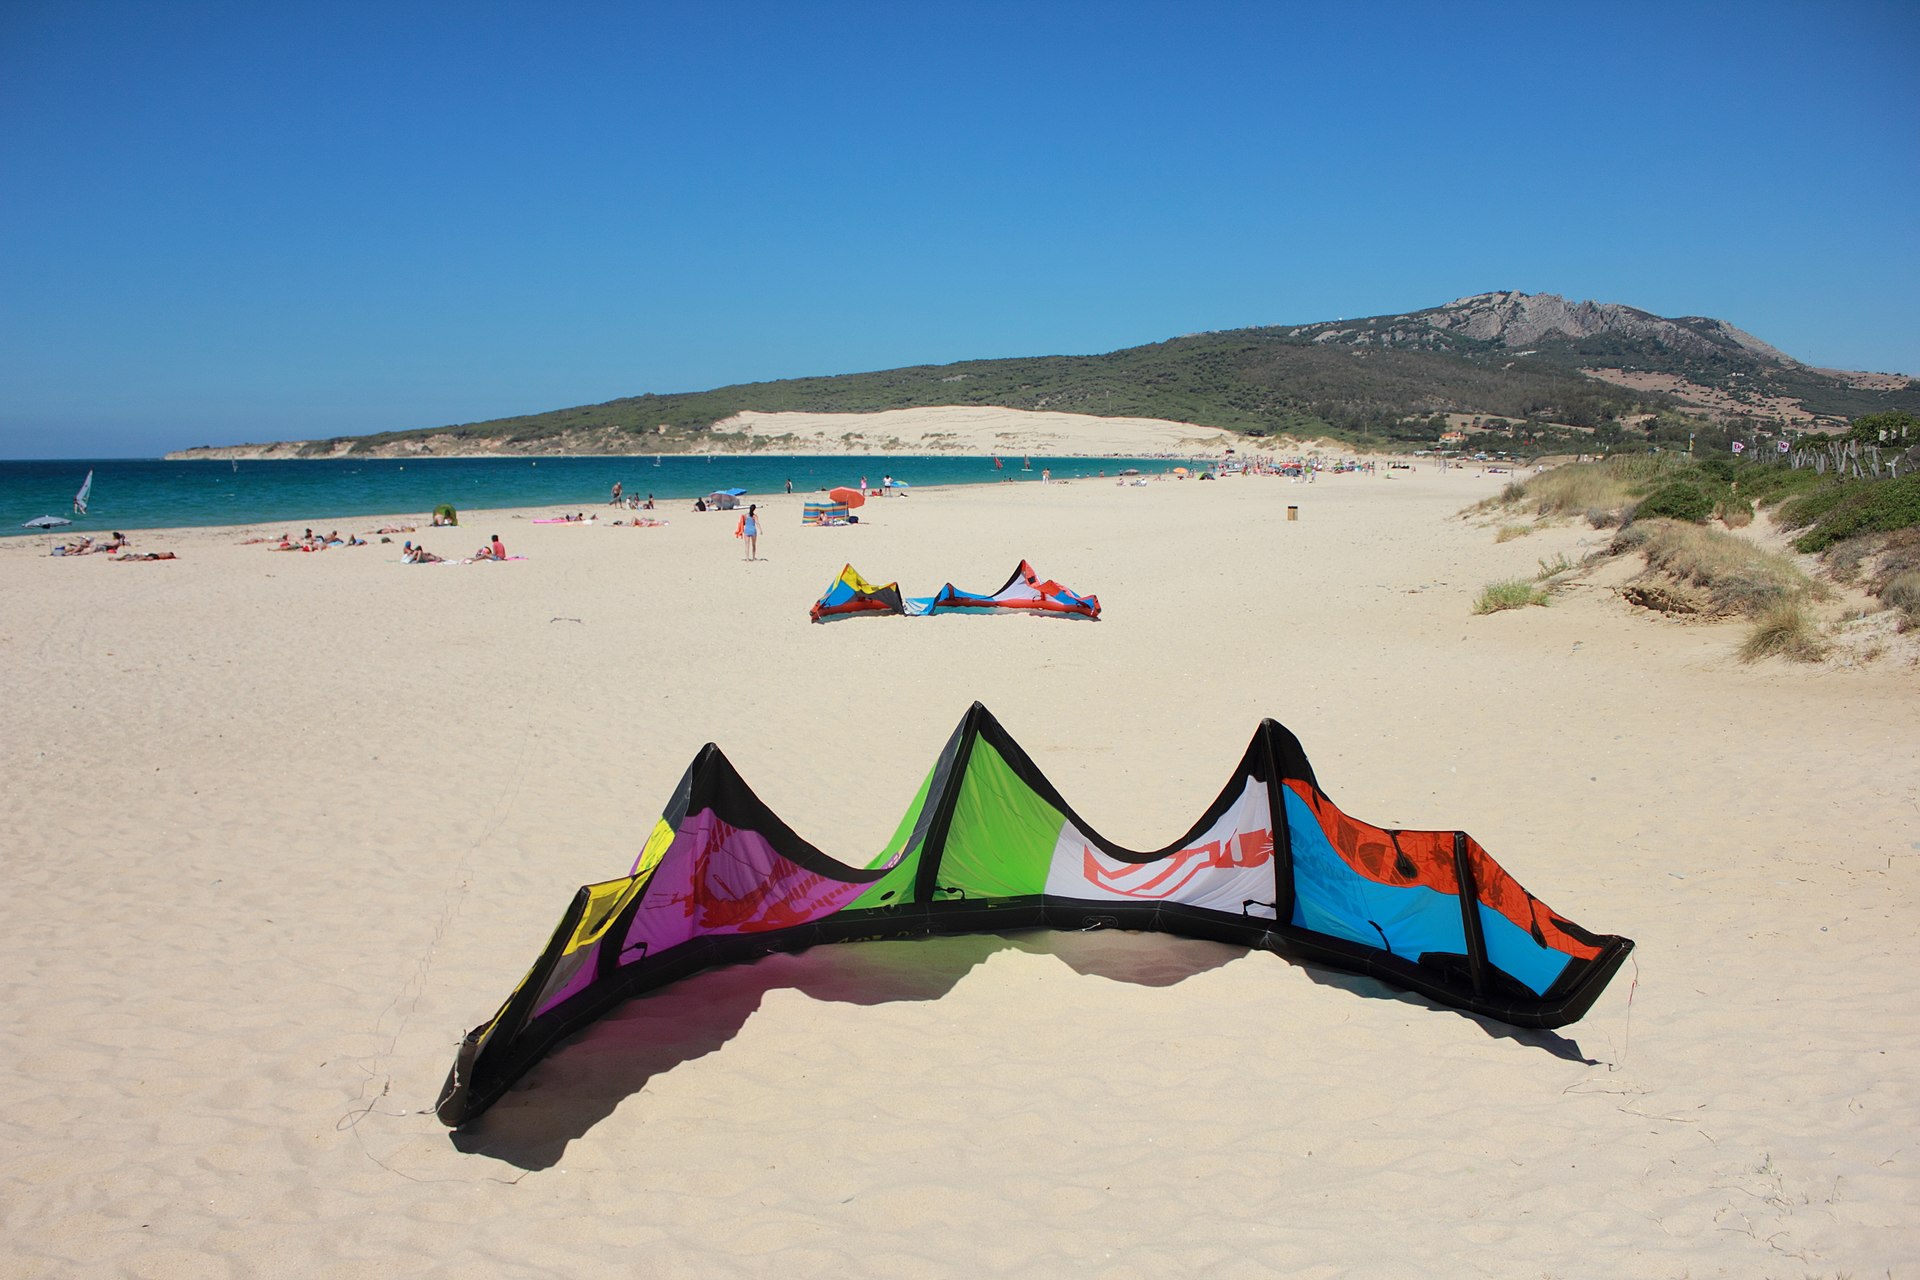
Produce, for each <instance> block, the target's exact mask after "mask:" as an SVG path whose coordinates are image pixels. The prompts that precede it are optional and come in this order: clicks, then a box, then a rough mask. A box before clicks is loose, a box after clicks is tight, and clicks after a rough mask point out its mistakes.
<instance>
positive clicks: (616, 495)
mask: <svg viewBox="0 0 1920 1280" xmlns="http://www.w3.org/2000/svg"><path fill="white" fill-rule="evenodd" d="M607 505H608V506H610V507H617V506H619V505H620V482H619V481H618V480H615V481H614V482H613V501H612V502H609V503H608V504H607Z"/></svg>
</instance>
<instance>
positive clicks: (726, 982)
mask: <svg viewBox="0 0 1920 1280" xmlns="http://www.w3.org/2000/svg"><path fill="white" fill-rule="evenodd" d="M1156 944H1157V945H1156ZM1002 951H1019V952H1023V953H1026V954H1030V955H1050V956H1053V957H1054V958H1056V959H1058V960H1060V961H1061V962H1062V963H1063V964H1065V965H1067V966H1068V967H1069V968H1071V969H1072V970H1074V971H1075V972H1076V973H1079V974H1082V975H1085V976H1089V977H1100V978H1106V979H1108V980H1110V981H1113V982H1124V983H1128V984H1131V985H1134V986H1141V987H1171V986H1174V985H1177V984H1178V983H1181V982H1184V981H1186V980H1187V979H1188V978H1191V977H1194V976H1196V975H1198V974H1202V973H1206V972H1208V971H1210V970H1213V969H1218V968H1220V967H1221V966H1223V965H1226V964H1229V963H1231V962H1232V961H1234V960H1237V959H1239V958H1241V957H1243V956H1246V955H1248V954H1251V950H1250V949H1249V948H1247V947H1241V946H1232V945H1229V944H1225V943H1217V942H1204V941H1198V940H1195V939H1188V938H1173V937H1169V936H1166V935H1142V934H1139V933H1135V932H1130V931H1121V930H1115V931H1104V930H1103V931H1098V932H1092V933H1059V932H1053V931H1049V930H1035V931H1031V932H1017V933H1010V934H968V935H958V936H951V937H937V938H922V939H915V940H912V941H882V942H851V943H834V944H830V945H825V946H818V947H813V948H810V949H808V950H805V951H801V952H793V953H786V952H783V953H777V954H774V955H769V956H765V957H762V958H761V959H759V960H756V961H754V962H752V963H750V964H737V965H727V966H723V967H720V968H717V969H711V970H708V971H707V972H705V973H700V974H696V975H694V976H693V977H691V978H688V979H686V980H684V981H682V982H677V983H675V984H673V985H672V986H669V987H665V988H662V989H660V990H658V991H654V992H651V993H649V994H647V995H643V996H639V997H636V998H634V999H632V1000H629V1001H627V1002H626V1003H625V1004H623V1005H621V1006H619V1007H618V1008H616V1009H615V1010H613V1011H612V1012H610V1013H608V1014H607V1015H606V1016H605V1017H603V1018H601V1019H600V1020H599V1021H598V1022H596V1023H594V1024H593V1025H592V1026H590V1027H587V1028H585V1029H584V1030H582V1031H580V1032H579V1033H578V1034H576V1035H574V1036H571V1037H569V1038H568V1039H566V1040H564V1041H562V1042H561V1043H560V1045H559V1046H557V1047H556V1048H555V1049H554V1050H553V1052H552V1053H551V1054H550V1055H549V1056H548V1057H547V1058H546V1059H545V1060H544V1061H542V1062H540V1063H539V1064H538V1065H537V1066H535V1067H534V1068H533V1069H532V1070H531V1071H529V1072H528V1073H527V1075H526V1076H524V1077H523V1078H522V1079H521V1080H520V1081H519V1082H518V1083H517V1084H515V1085H514V1086H513V1088H512V1089H511V1090H509V1091H508V1092H507V1094H506V1095H505V1096H504V1097H502V1098H501V1099H500V1101H499V1102H497V1103H496V1104H495V1105H494V1106H493V1107H492V1108H491V1109H490V1110H488V1111H487V1112H486V1113H485V1114H484V1115H481V1116H479V1117H477V1118H476V1119H474V1120H472V1121H470V1122H469V1123H467V1124H465V1125H462V1126H461V1127H460V1128H458V1129H455V1130H453V1131H452V1133H451V1134H450V1135H449V1137H450V1140H451V1141H452V1143H453V1145H454V1146H455V1148H457V1149H458V1150H460V1151H463V1152H467V1153H470V1154H477V1155H485V1156H490V1157H492V1158H493V1159H496V1160H502V1161H505V1162H506V1163H508V1164H511V1165H514V1166H516V1167H517V1168H521V1169H527V1170H539V1169H547V1168H552V1167H553V1166H554V1165H556V1164H557V1163H559V1161H560V1159H561V1157H562V1156H563V1155H564V1154H565V1152H566V1149H567V1144H568V1143H570V1142H572V1141H573V1140H574V1139H575V1138H578V1137H580V1136H582V1135H583V1134H585V1133H586V1132H587V1131H588V1130H590V1129H591V1128H593V1126H594V1125H596V1124H598V1123H599V1122H600V1121H601V1120H603V1119H605V1118H606V1117H607V1116H609V1115H611V1114H612V1113H613V1111H614V1109H615V1108H616V1107H618V1106H619V1105H620V1104H621V1103H622V1102H623V1101H625V1100H626V1099H627V1098H630V1097H632V1096H633V1095H634V1094H636V1093H639V1092H640V1091H642V1090H643V1089H644V1088H645V1087H646V1085H647V1083H648V1082H649V1081H651V1080H652V1079H653V1078H654V1077H655V1076H657V1075H662V1074H664V1073H666V1072H668V1071H671V1070H673V1068H675V1067H677V1066H679V1065H680V1064H682V1063H685V1062H691V1061H693V1060H695V1059H697V1058H702V1057H705V1056H706V1055H707V1054H710V1053H713V1052H715V1051H716V1050H718V1049H720V1048H721V1047H722V1046H724V1045H725V1044H726V1043H727V1042H728V1041H730V1040H732V1039H733V1038H734V1036H736V1035H738V1034H739V1032H740V1030H741V1028H742V1027H743V1026H745V1025H746V1022H747V1020H748V1019H749V1018H751V1017H752V1016H753V1014H754V1012H755V1011H756V1010H757V1009H759V1008H760V1006H761V1004H762V1002H763V1001H764V999H765V997H766V995H767V993H768V992H771V991H779V990H792V991H798V992H800V993H802V994H804V995H806V996H809V997H811V998H812V999H815V1000H820V1001H825V1002H832V1003H839V1004H853V1005H882V1004H891V1003H894V1002H897V1001H923V1000H938V999H940V998H941V997H943V996H945V995H946V994H947V993H948V992H950V991H952V990H953V988H954V987H955V986H956V985H958V984H959V982H960V980H961V979H962V978H964V977H966V976H967V974H969V973H971V972H972V971H973V970H974V969H975V968H976V967H977V966H979V965H981V964H983V963H985V962H986V961H987V960H988V959H989V958H990V957H992V956H993V955H995V954H997V953H999V952H1002ZM1281 958H1282V959H1285V960H1286V961H1287V963H1288V964H1289V965H1291V966H1292V967H1293V968H1294V969H1296V970H1298V971H1299V972H1301V973H1304V974H1305V975H1306V976H1307V977H1308V978H1310V979H1311V980H1312V981H1314V982H1316V983H1320V984H1322V985H1326V986H1334V987H1339V988H1340V989H1342V990H1344V991H1349V992H1352V993H1353V994H1355V995H1357V996H1360V997H1363V998H1366V999H1371V1000H1392V1001H1396V1002H1398V1003H1401V1004H1406V1005H1411V1006H1413V1007H1415V1008H1424V1009H1430V1010H1432V1011H1434V1012H1436V1013H1444V1014H1446V1015H1447V1016H1449V1017H1468V1018H1471V1019H1472V1021H1473V1022H1474V1023H1475V1024H1476V1025H1478V1026H1480V1027H1482V1028H1483V1029H1484V1030H1485V1031H1486V1032H1487V1034H1488V1035H1489V1036H1492V1037H1494V1038H1496V1039H1509V1040H1514V1041H1517V1042H1518V1043H1520V1044H1524V1045H1528V1046H1530V1047H1532V1048H1537V1049H1540V1050H1542V1051H1543V1052H1546V1053H1549V1054H1552V1055H1553V1056H1554V1057H1557V1058H1563V1059H1566V1060H1568V1061H1573V1062H1582V1063H1591V1062H1592V1059H1589V1058H1587V1057H1586V1056H1584V1055H1583V1054H1582V1053H1581V1051H1580V1047H1579V1045H1577V1044H1575V1043H1574V1042H1573V1041H1572V1040H1569V1039H1567V1038H1566V1037H1564V1036H1561V1035H1558V1034H1556V1033H1554V1032H1551V1031H1520V1030H1516V1029H1515V1028H1512V1027H1508V1026H1505V1025H1503V1024H1500V1023H1497V1022H1494V1021H1492V1020H1490V1019H1485V1018H1478V1017H1474V1016H1473V1015H1471V1014H1462V1013H1461V1012H1460V1011H1458V1010H1456V1009H1452V1008H1448V1007H1446V1006H1444V1005H1440V1004H1438V1003H1435V1002H1432V1001H1429V1000H1426V999H1424V998H1422V997H1420V996H1417V995H1413V994H1411V993H1409V992H1406V991H1402V990H1399V989H1397V988H1394V987H1390V986H1388V985H1386V984H1385V983H1382V982H1379V981H1377V980H1375V979H1373V978H1369V977H1365V976H1362V975H1358V974H1351V973H1345V972H1342V971H1340V970H1336V969H1329V968H1325V967H1322V966H1320V965H1317V964H1309V963H1305V962H1302V961H1299V960H1295V959H1293V958H1291V957H1284V956H1283V957H1281Z"/></svg>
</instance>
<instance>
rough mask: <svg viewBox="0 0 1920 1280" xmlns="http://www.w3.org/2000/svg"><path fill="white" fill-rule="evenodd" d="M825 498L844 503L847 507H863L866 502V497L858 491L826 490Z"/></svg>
mask: <svg viewBox="0 0 1920 1280" xmlns="http://www.w3.org/2000/svg"><path fill="white" fill-rule="evenodd" d="M827 496H828V497H829V498H832V499H833V500H834V501H835V502H844V503H846V504H847V505H848V506H849V507H860V506H865V505H866V502H867V495H866V494H864V493H862V492H860V491H859V490H858V489H846V488H841V489H829V490H827Z"/></svg>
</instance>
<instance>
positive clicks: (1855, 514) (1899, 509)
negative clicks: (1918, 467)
mask: <svg viewBox="0 0 1920 1280" xmlns="http://www.w3.org/2000/svg"><path fill="white" fill-rule="evenodd" d="M1825 496H1826V495H1825V492H1824V491H1823V492H1822V493H1819V494H1810V495H1808V498H1809V499H1812V498H1816V497H1825ZM1792 505H1793V506H1794V507H1795V508H1796V509H1798V508H1799V505H1800V503H1799V501H1796V502H1795V503H1793V504H1792ZM1809 523H1811V524H1812V525H1813V527H1812V528H1811V529H1809V530H1807V532H1805V533H1803V534H1801V535H1800V536H1799V537H1798V538H1796V539H1795V540H1794V543H1793V546H1794V549H1795V550H1796V551H1825V550H1826V549H1827V548H1828V547H1830V546H1832V545H1833V544H1834V543H1836V542H1838V541H1839V540H1840V539H1842V538H1851V537H1853V536H1854V535H1856V534H1861V533H1891V532H1893V531H1894V530H1896V529H1910V528H1913V527H1915V526H1916V525H1920V475H1916V476H1901V477H1900V478H1899V479H1898V480H1872V481H1856V482H1854V483H1852V484H1848V485H1842V486H1840V487H1839V489H1838V490H1837V497H1835V498H1834V499H1833V500H1832V501H1831V502H1828V503H1826V504H1825V509H1824V510H1823V511H1821V512H1820V514H1819V515H1818V516H1816V517H1815V518H1814V519H1813V520H1812V521H1810V522H1809Z"/></svg>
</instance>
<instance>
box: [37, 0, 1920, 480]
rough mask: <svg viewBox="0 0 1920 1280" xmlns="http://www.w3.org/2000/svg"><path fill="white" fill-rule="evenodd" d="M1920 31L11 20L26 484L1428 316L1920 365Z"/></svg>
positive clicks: (1399, 18)
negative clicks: (1263, 330)
mask: <svg viewBox="0 0 1920 1280" xmlns="http://www.w3.org/2000/svg"><path fill="white" fill-rule="evenodd" d="M1916 52H1920V14H1916V11H1915V10H1914V9H1913V8H1912V7H1911V6H1907V5H1898V4H1874V3H1852V4H1841V5H1835V6H1822V7H1815V6H1807V5H1795V4H1787V3H1769V4H1758V5H1753V6H1747V7H1742V8H1737V9H1736V8H1721V7H1711V8H1693V7H1689V6H1672V5H1667V6H1658V7H1656V6H1653V5H1647V4H1628V5H1619V6H1608V7H1606V8H1604V9H1596V10H1583V11H1570V10H1569V11H1557V10H1556V11H1548V10H1536V9H1530V8H1524V7H1514V8H1487V9H1472V10H1464V11H1447V10H1440V9H1435V8H1433V7H1430V6H1415V5H1411V4H1408V5H1386V6H1381V7H1376V8H1370V9H1366V10H1338V11H1321V10H1318V9H1309V8H1305V7H1294V6H1281V5H1276V6H1265V7H1262V6H1247V5H1238V4H1202V5H1197V6H1183V7H1178V8H1176V7H1171V6H1165V5H1153V4H1127V3H1118V4H1106V5H1100V6H1093V5H1080V4H1062V5H1051V6H1040V7H1030V6H1013V5H999V4H986V5H970V6H943V7H927V8H915V9H911V10H909V9H896V8H891V7H883V6H873V5H837V6H832V7H825V8H804V9H803V8H794V7H786V6H772V5H767V6H756V5H739V4H736V5H732V6H727V7H715V8H706V9H701V10H698V11H694V10H691V9H668V8H665V7H661V8H640V9H628V8H624V7H618V6H606V7H595V6H586V7H579V8H567V9H555V10H548V9H539V8H532V7H513V6H484V5H483V6H457V7H456V6H453V5H449V4H414V5H405V6H398V7H395V6H373V5H363V4H325V5H318V4H312V3H292V4H288V5H281V6H271V7H261V6H250V5H244V4H238V3H231V2H221V0H216V2H213V3H202V4H193V5H176V6H150V5H137V4H132V3H99V4H83V5H74V4H58V3H50V2H46V0H21V2H20V3H15V4H13V5H9V6H6V7H5V8H4V9H0V172H3V173H5V174H6V175H7V181H8V187H9V193H8V198H7V199H6V200H4V201H0V344H4V349H5V352H6V356H5V359H4V361H0V457H7V458H90V457H91V458H102V457H152V456H157V455H159V454H161V453H165V452H167V451H168V450H172V449H181V448H189V447H192V446H195V445H202V444H237V443H242V442H252V443H264V442H269V441H274V440H285V439H303V438H310V437H315V436H330V435H360V434H366V433H370V432H376V431H388V430H404V429H410V428H416V427H432V426H437V425H442V424H450V423H458V422H470V421H478V420H483V419H488V418H496V417H502V416H508V415H513V414H519V413H532V412H541V411H545V410H550V409H558V408H564V407H567V406H571V405H579V404H591V403H598V402H601V401H605V400H610V399H615V398H618V397H621V396H629V395H637V394H640V393H642V392H647V391H653V392H674V391H695V390H704V389H707V388H710V387H717V386H723V385H727V384H731V383H740V382H757V381H767V380H771V379H778V378H788V377H799V376H808V375H826V374H840V373H854V372H860V371H864V370H874V369H887V368H895V367H899V366H904V365H917V364H945V363H950V362H953V361H958V360H968V359H986V358H995V357H1006V356H1038V355H1056V354H1089V353H1094V352H1103V351H1112V350H1117V349H1120V348H1124V347H1129V346H1135V345H1139V344H1141V343H1147V342H1155V341H1160V340H1163V339H1166V338H1170V337H1174V336H1177V335H1179V334H1181V333H1188V332H1196V331H1201V330H1218V329H1231V328H1239V327H1244V326H1249V325H1271V324H1303V323H1311V322H1315V321H1322V320H1332V319H1336V318H1340V317H1351V316H1361V315H1375V314H1385V313H1393V312H1399V311H1407V310H1414V309H1418V308H1424V307H1430V306H1436V305H1439V304H1441V303H1445V302H1448V301H1451V300H1453V299H1454V298H1458V297H1462V296H1466V295H1470V294H1475V293H1482V292H1487V291H1492V290H1498V289H1520V290H1523V291H1525V292H1529V293H1557V294H1561V295H1564V296H1566V297H1568V298H1571V299H1576V300H1577V299H1592V300H1595V301H1600V302H1618V303H1624V304H1626V305H1629V306H1634V307H1638V308H1641V309H1643V310H1647V311H1651V312H1654V313H1656V314H1660V315H1667V316H1680V315H1706V316H1712V317H1714V318H1716V319H1720V320H1724V321H1726V322H1728V323H1730V324H1733V325H1736V326H1738V327H1739V328H1741V329H1744V330H1746V331H1747V332H1749V333H1752V334H1754V335H1755V336H1756V337H1758V338H1760V339H1762V340H1763V341H1765V342H1768V343H1771V344H1772V345H1774V346H1776V347H1778V348H1780V349H1781V350H1783V351H1785V352H1786V353H1787V354H1789V355H1791V356H1793V357H1795V358H1797V359H1800V360H1804V361H1806V362H1807V363H1809V364H1813V365H1817V366H1828V367H1841V368H1850V369H1862V370H1872V371H1888V372H1902V373H1909V374H1920V317H1916V315H1915V313H1914V308H1913V306H1912V299H1913V297H1914V294H1915V291H1916V286H1917V285H1920V180H1917V179H1920V172H1917V166H1920V150H1917V149H1916V147H1915V145H1914V140H1915V138H1916V136H1920V130H1917V129H1916V126H1920V89H1916V87H1915V85H1914V82H1913V79H1912V77H1911V75H1910V74H1909V71H1910V65H1911V62H1912V59H1913V56H1914V54H1915V53H1916Z"/></svg>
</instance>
